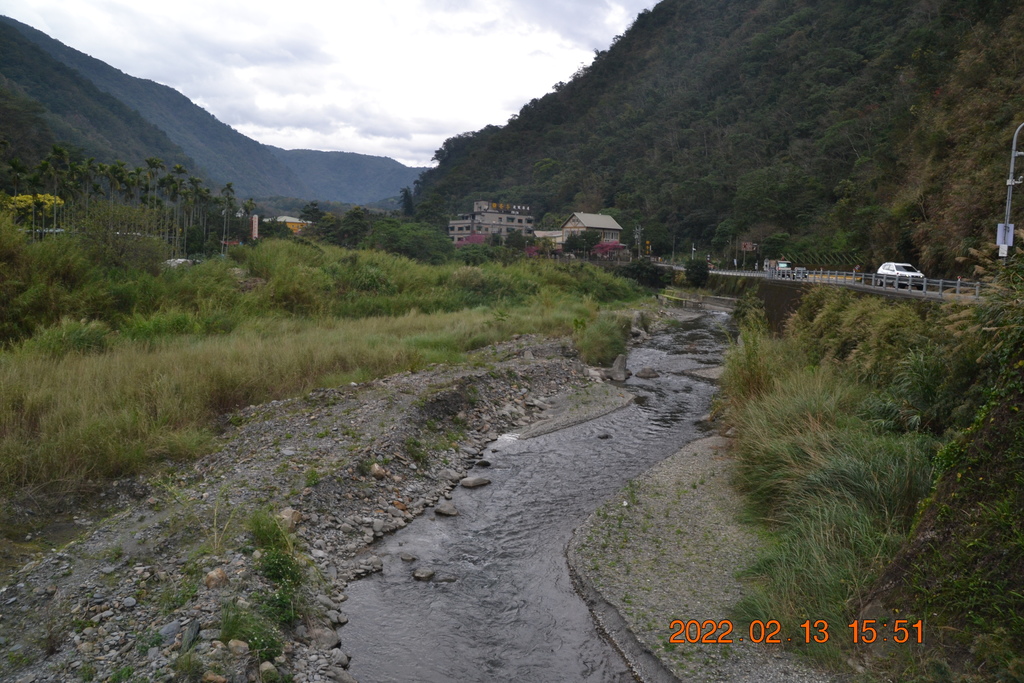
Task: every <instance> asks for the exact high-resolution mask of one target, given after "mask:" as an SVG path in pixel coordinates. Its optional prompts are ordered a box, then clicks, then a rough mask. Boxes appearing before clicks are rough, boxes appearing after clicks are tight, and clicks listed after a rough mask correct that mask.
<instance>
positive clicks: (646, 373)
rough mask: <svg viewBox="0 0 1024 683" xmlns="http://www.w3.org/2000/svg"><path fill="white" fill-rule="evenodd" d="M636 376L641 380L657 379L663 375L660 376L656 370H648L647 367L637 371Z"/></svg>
mask: <svg viewBox="0 0 1024 683" xmlns="http://www.w3.org/2000/svg"><path fill="white" fill-rule="evenodd" d="M636 376H637V377H639V378H640V379H654V378H655V377H661V375H659V374H658V373H657V372H656V371H655V370H654V368H646V367H645V368H640V369H639V370H638V371H637V373H636Z"/></svg>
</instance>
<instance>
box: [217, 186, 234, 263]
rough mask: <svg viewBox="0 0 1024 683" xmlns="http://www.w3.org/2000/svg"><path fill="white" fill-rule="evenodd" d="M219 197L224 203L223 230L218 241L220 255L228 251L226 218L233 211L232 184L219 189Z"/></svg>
mask: <svg viewBox="0 0 1024 683" xmlns="http://www.w3.org/2000/svg"><path fill="white" fill-rule="evenodd" d="M220 196H221V198H222V201H223V202H224V230H223V232H222V233H221V240H220V253H221V254H224V253H226V252H227V250H228V216H230V214H231V212H232V211H234V209H235V187H234V183H228V184H227V185H225V186H224V187H223V188H221V191H220Z"/></svg>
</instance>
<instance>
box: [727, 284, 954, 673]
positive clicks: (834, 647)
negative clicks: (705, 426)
mask: <svg viewBox="0 0 1024 683" xmlns="http://www.w3.org/2000/svg"><path fill="white" fill-rule="evenodd" d="M944 320H947V318H946V317H945V316H944V315H943V314H942V313H941V312H940V311H939V310H937V309H931V308H927V307H920V306H914V305H910V304H898V305H893V304H890V303H888V302H885V301H883V300H881V299H874V298H862V297H856V296H853V295H851V294H849V293H845V292H840V291H837V290H831V289H826V288H821V289H818V290H815V291H813V292H811V293H809V294H808V295H807V296H806V297H805V299H804V301H803V304H802V306H801V308H800V310H799V311H798V312H797V313H796V314H795V316H794V317H793V319H792V320H791V321H790V323H789V326H788V329H787V332H786V334H784V335H783V336H782V337H781V338H777V337H773V336H771V335H770V334H769V333H768V332H767V326H766V324H765V323H764V320H763V317H762V316H761V315H760V314H759V313H758V312H757V311H756V310H755V311H752V312H751V313H749V314H748V315H747V316H746V319H745V320H744V322H743V332H742V338H743V344H742V345H740V346H738V347H736V348H734V349H733V350H732V351H731V352H730V353H729V354H728V356H727V362H726V370H725V373H724V376H723V386H724V390H725V393H726V395H727V397H728V398H727V405H726V411H725V412H726V419H727V421H728V422H729V424H731V425H732V426H734V427H735V428H736V432H737V437H736V440H735V453H736V455H737V457H738V460H739V465H738V473H737V480H736V482H737V484H738V486H739V487H740V489H741V490H742V491H743V492H744V493H745V494H746V496H747V500H748V512H749V514H750V516H751V518H752V519H753V520H755V521H756V522H757V523H758V524H760V525H762V526H763V527H764V528H766V529H767V530H768V531H769V533H770V537H771V543H770V544H769V549H768V550H767V551H766V552H765V553H763V554H762V556H761V557H760V558H759V560H758V561H757V562H756V563H755V564H754V566H753V567H752V568H751V569H750V570H749V577H750V578H752V579H753V582H754V584H755V585H754V589H753V591H752V593H751V594H750V595H749V596H748V597H746V598H745V599H744V600H743V601H742V602H741V603H740V605H739V607H738V612H739V616H740V617H741V618H743V619H746V620H754V619H760V620H762V621H767V620H769V619H776V620H778V621H780V622H781V624H782V626H783V631H784V632H786V633H798V632H800V627H801V624H803V623H804V622H805V621H807V620H808V619H809V620H811V622H812V623H814V622H816V621H817V620H824V621H826V622H827V623H828V624H829V628H830V630H831V637H830V640H829V642H828V643H827V644H826V645H824V646H822V647H819V646H817V645H815V646H813V647H808V648H806V650H807V651H808V652H809V653H810V654H812V656H813V657H815V658H816V659H817V660H818V661H820V662H822V663H825V664H828V665H832V666H837V667H838V666H840V665H841V664H842V662H844V661H845V660H846V658H847V657H848V656H849V651H848V649H847V648H844V647H843V643H845V642H848V641H849V638H848V637H847V636H848V635H849V634H848V633H846V631H848V630H849V629H848V628H847V626H846V625H847V624H848V623H850V622H851V621H852V620H853V619H854V617H855V616H856V612H855V610H854V606H853V605H854V603H855V601H856V599H857V598H858V597H859V596H861V595H863V594H865V593H866V592H867V590H868V589H869V588H870V586H871V585H872V582H873V581H874V580H875V579H876V578H877V577H878V576H879V574H880V573H881V571H882V570H883V569H884V568H885V566H886V564H887V563H888V561H889V560H890V559H891V558H892V557H893V556H894V555H895V554H896V552H897V551H898V550H899V548H900V546H901V544H902V543H903V542H904V540H905V539H906V538H907V535H908V533H909V531H910V529H911V526H912V524H913V522H914V518H915V513H916V512H917V510H918V505H919V504H920V503H921V501H922V500H923V499H924V498H925V497H926V496H927V495H928V494H929V492H930V490H931V487H932V483H933V480H934V473H935V468H934V465H933V462H932V456H933V455H934V454H935V452H936V450H937V448H938V445H939V443H940V442H941V439H942V437H941V432H942V431H943V429H945V427H949V426H954V425H955V424H956V421H957V419H958V415H959V412H958V408H959V402H958V400H957V399H958V398H960V397H962V396H964V395H965V394H967V393H969V392H970V389H969V388H970V386H971V384H972V380H973V377H972V375H971V374H970V373H969V372H967V371H966V369H967V366H968V365H969V363H967V361H966V360H965V359H966V356H965V355H964V350H963V349H957V350H955V349H954V346H953V340H952V338H951V337H950V336H949V335H947V334H945V332H944V325H943V321H944ZM958 363H959V364H960V366H961V367H959V368H958ZM958 369H959V371H958Z"/></svg>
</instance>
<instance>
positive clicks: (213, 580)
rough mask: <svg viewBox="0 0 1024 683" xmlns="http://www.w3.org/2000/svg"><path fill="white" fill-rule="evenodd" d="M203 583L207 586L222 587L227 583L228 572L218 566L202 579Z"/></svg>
mask: <svg viewBox="0 0 1024 683" xmlns="http://www.w3.org/2000/svg"><path fill="white" fill-rule="evenodd" d="M203 584H204V585H205V586H206V587H207V588H223V587H224V586H226V585H228V573H227V572H226V571H224V570H223V569H221V568H220V567H218V568H217V569H214V570H213V571H212V572H209V573H208V574H207V575H206V578H204V579H203Z"/></svg>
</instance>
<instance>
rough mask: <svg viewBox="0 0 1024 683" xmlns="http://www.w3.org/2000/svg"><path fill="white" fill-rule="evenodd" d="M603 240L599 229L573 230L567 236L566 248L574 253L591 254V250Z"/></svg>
mask: <svg viewBox="0 0 1024 683" xmlns="http://www.w3.org/2000/svg"><path fill="white" fill-rule="evenodd" d="M600 241H601V233H599V232H598V231H597V230H584V231H582V232H573V233H572V234H571V235H569V236H568V237H566V238H565V244H564V247H563V248H564V250H565V251H567V252H570V253H572V254H589V253H590V250H591V249H593V248H594V247H596V246H597V244H598V242H600Z"/></svg>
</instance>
